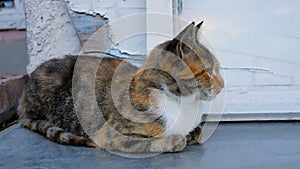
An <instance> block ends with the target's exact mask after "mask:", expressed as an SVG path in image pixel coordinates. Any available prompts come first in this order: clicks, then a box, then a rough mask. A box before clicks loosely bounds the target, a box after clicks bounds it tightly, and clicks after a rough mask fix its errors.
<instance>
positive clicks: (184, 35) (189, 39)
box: [175, 22, 196, 45]
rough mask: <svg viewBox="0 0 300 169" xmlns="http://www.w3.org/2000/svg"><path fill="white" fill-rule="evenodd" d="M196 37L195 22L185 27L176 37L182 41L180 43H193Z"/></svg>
mask: <svg viewBox="0 0 300 169" xmlns="http://www.w3.org/2000/svg"><path fill="white" fill-rule="evenodd" d="M195 38H196V29H195V22H192V23H191V24H189V25H188V26H187V27H186V28H184V29H183V30H182V31H181V32H180V33H179V34H178V35H177V36H176V38H175V39H177V40H178V41H180V43H184V44H186V45H192V44H193V43H194V41H195Z"/></svg>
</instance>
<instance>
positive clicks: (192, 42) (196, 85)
mask: <svg viewBox="0 0 300 169" xmlns="http://www.w3.org/2000/svg"><path fill="white" fill-rule="evenodd" d="M202 23H203V21H202V22H201V23H199V24H198V25H195V23H194V22H192V23H191V24H190V25H188V26H187V27H186V28H185V29H184V30H183V31H181V32H180V33H179V34H178V36H176V37H175V38H174V39H173V40H171V41H167V42H165V43H163V44H161V45H158V46H157V47H156V48H154V50H153V51H152V52H151V53H150V55H149V57H152V59H151V60H152V63H151V65H152V66H153V65H155V66H156V67H158V68H159V69H161V70H164V71H167V72H168V73H170V74H171V75H172V77H174V79H176V81H177V83H178V84H179V88H180V94H181V95H190V94H193V93H195V92H199V93H200V94H199V96H200V98H199V99H201V100H210V99H212V98H214V97H215V96H216V95H217V94H218V93H220V92H221V90H222V88H223V87H224V81H223V78H222V76H221V74H220V63H219V61H218V60H217V59H216V57H215V56H214V55H213V54H212V53H211V52H210V51H209V50H208V49H207V48H206V47H205V46H203V45H202V44H200V43H199V41H198V39H197V34H198V32H199V29H200V27H201V25H202Z"/></svg>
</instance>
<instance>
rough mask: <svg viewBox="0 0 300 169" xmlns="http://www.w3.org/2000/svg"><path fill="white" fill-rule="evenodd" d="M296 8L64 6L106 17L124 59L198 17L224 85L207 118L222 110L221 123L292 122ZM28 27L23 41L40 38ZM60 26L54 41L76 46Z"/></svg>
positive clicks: (204, 1)
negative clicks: (70, 42)
mask: <svg viewBox="0 0 300 169" xmlns="http://www.w3.org/2000/svg"><path fill="white" fill-rule="evenodd" d="M35 1H41V2H42V0H35ZM49 1H50V0H49ZM28 2H29V0H28ZM155 2H156V1H155ZM257 4H259V5H257ZM299 6H300V5H299V2H298V1H296V0H290V1H283V0H274V1H272V2H271V1H268V0H262V1H259V0H254V1H247V2H245V1H243V2H240V1H236V0H224V1H217V0H201V1H199V0H182V1H181V0H162V1H159V3H154V1H152V0H131V1H127V0H126V1H124V0H112V1H104V0H98V1H94V0H86V1H84V3H83V1H81V0H69V1H68V7H69V10H72V11H73V12H77V13H83V14H89V15H96V14H99V15H101V16H103V17H105V18H107V19H108V23H109V25H110V27H109V38H110V39H111V40H112V43H113V46H114V48H115V49H117V50H119V51H120V53H119V54H126V55H128V56H135V55H136V56H140V55H145V54H146V52H147V51H146V50H145V49H151V48H153V46H154V45H155V44H159V43H161V42H162V41H164V40H167V39H170V38H171V37H173V36H174V35H176V34H177V32H178V31H180V30H181V29H182V28H183V27H185V26H186V25H187V24H188V23H190V22H192V21H196V22H200V21H201V20H205V24H204V27H203V31H202V35H200V37H199V38H200V40H201V41H202V42H203V43H204V44H206V46H207V47H208V48H210V49H211V51H212V52H214V53H215V54H216V55H217V56H218V57H219V59H220V61H221V64H222V67H223V69H222V70H223V72H225V80H226V89H225V90H224V93H223V94H222V96H224V97H225V96H226V100H225V102H224V101H222V98H221V99H219V100H217V102H220V104H219V105H221V104H223V103H225V108H224V112H223V109H215V110H214V111H213V112H211V113H215V114H220V113H225V116H224V117H225V120H247V119H250V120H271V119H278V120H289V119H290V120H294V119H300V116H299V112H300V107H299V106H298V105H300V102H299V100H300V95H299V85H300V74H299V72H300V59H299V57H298V55H299V53H300V48H298V46H299V45H300V41H299V39H300V38H299V37H300V35H299V30H300V27H299V23H298V20H297V18H298V17H297V16H298V15H299V11H300V10H298V9H299ZM48 7H49V6H48ZM44 8H46V7H39V9H44ZM48 10H49V11H46V13H45V12H44V13H43V11H42V10H38V11H37V14H32V15H34V17H31V19H34V18H35V17H37V16H38V15H44V14H49V13H52V12H53V11H52V8H48ZM54 11H56V12H58V13H59V12H62V11H64V12H62V13H66V9H65V8H59V10H58V9H56V8H55V10H54ZM35 12H36V11H35ZM39 12H40V13H39ZM145 12H147V14H146V13H145ZM163 16H166V17H163ZM168 16H170V17H168ZM29 17H30V15H29ZM37 18H38V17H37ZM55 18H56V19H57V17H54V20H55ZM69 19H70V18H69V17H67V18H59V19H58V22H56V21H55V22H54V23H57V24H56V25H52V26H51V25H50V28H49V29H51V31H53V33H54V32H57V31H58V32H60V31H61V30H60V29H59V28H58V27H57V26H63V27H64V26H65V25H64V22H61V21H67V20H69ZM36 22H37V21H33V23H36ZM29 26H31V27H28V28H30V29H29V30H31V31H32V30H33V31H32V33H31V34H30V33H29V34H28V35H29V37H30V38H33V37H35V34H39V33H42V32H41V31H40V30H34V29H33V28H34V26H33V25H31V24H29ZM36 26H37V25H36ZM53 26H54V27H53ZM68 26H69V28H66V27H64V29H62V30H70V31H67V34H63V35H64V36H60V37H58V38H57V39H54V40H56V41H57V40H61V39H63V37H73V42H72V43H74V44H77V41H78V39H76V38H77V37H74V36H73V35H70V34H69V35H68V33H70V32H73V30H74V27H72V25H71V24H70V25H68ZM45 28H47V27H45ZM53 28H55V29H53ZM65 28H66V29H65ZM42 34H43V33H42ZM72 34H73V33H72ZM39 39H40V40H42V39H47V38H41V37H40V38H39ZM56 41H52V42H50V44H53V43H54V42H56ZM36 42H38V41H37V40H35V39H29V48H30V47H31V45H32V44H31V43H36ZM41 44H43V45H44V44H45V43H43V42H41ZM46 45H47V43H46ZM35 47H36V46H35ZM69 47H70V46H69ZM59 48H60V47H58V49H59ZM79 48H80V47H79ZM52 49H53V48H52ZM66 49H67V51H74V50H73V49H71V48H66ZM37 51H38V50H37ZM34 54H35V53H32V54H31V55H30V57H31V63H35V64H38V63H41V62H42V61H43V59H44V58H45V57H49V55H50V54H49V53H45V55H40V56H39V57H36V56H34ZM58 54H64V52H60V53H58ZM51 56H53V57H57V55H55V56H54V55H51ZM33 58H37V60H34V59H33ZM220 108H222V105H221V106H220ZM279 117H280V118H279Z"/></svg>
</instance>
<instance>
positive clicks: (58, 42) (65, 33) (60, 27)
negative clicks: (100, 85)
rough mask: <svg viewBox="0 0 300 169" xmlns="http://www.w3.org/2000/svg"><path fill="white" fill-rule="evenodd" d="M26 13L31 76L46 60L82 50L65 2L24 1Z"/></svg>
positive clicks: (45, 0)
mask: <svg viewBox="0 0 300 169" xmlns="http://www.w3.org/2000/svg"><path fill="white" fill-rule="evenodd" d="M25 11H26V28H27V48H28V55H29V57H30V63H29V65H28V66H27V71H28V72H29V73H30V72H32V71H33V70H34V69H35V68H36V67H37V66H38V65H39V64H40V63H42V62H44V61H46V60H49V59H51V58H61V57H63V56H64V55H66V54H78V53H79V52H80V51H81V44H80V41H79V39H78V37H77V34H76V31H75V28H74V25H73V22H72V20H71V18H70V16H69V10H68V8H67V6H66V4H65V1H64V0H55V1H53V0H25Z"/></svg>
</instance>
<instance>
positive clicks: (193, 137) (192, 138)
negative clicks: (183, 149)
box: [186, 125, 202, 145]
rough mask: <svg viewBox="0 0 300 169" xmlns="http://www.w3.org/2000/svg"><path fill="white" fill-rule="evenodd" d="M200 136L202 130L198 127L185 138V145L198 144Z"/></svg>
mask: <svg viewBox="0 0 300 169" xmlns="http://www.w3.org/2000/svg"><path fill="white" fill-rule="evenodd" d="M201 136H202V128H201V126H200V125H199V126H197V127H196V128H195V129H194V130H193V131H191V132H190V133H189V134H188V135H187V136H186V139H187V145H197V144H200V141H201Z"/></svg>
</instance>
